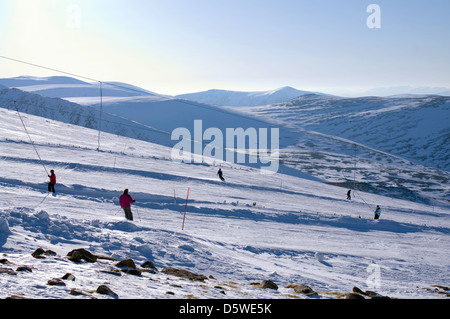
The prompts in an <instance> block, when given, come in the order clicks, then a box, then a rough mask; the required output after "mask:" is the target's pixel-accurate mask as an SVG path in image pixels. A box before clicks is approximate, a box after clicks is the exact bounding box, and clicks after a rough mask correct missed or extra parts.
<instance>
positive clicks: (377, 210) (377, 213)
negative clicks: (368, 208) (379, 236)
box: [374, 205, 381, 219]
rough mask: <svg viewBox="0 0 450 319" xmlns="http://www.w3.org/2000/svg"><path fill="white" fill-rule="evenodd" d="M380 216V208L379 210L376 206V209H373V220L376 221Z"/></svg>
mask: <svg viewBox="0 0 450 319" xmlns="http://www.w3.org/2000/svg"><path fill="white" fill-rule="evenodd" d="M380 215H381V208H380V206H379V205H377V209H375V216H374V218H375V219H378V218H380Z"/></svg>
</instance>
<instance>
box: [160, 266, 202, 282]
mask: <svg viewBox="0 0 450 319" xmlns="http://www.w3.org/2000/svg"><path fill="white" fill-rule="evenodd" d="M161 272H162V273H164V274H166V275H172V276H177V277H181V278H186V279H189V280H192V281H205V280H206V279H208V277H206V276H204V275H198V274H194V273H193V272H190V271H188V270H184V269H177V268H173V267H165V268H163V269H162V270H161Z"/></svg>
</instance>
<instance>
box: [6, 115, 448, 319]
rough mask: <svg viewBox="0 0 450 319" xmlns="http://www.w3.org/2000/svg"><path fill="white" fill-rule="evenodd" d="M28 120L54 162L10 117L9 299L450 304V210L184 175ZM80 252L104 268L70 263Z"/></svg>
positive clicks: (113, 144)
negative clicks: (376, 212)
mask: <svg viewBox="0 0 450 319" xmlns="http://www.w3.org/2000/svg"><path fill="white" fill-rule="evenodd" d="M23 119H24V121H25V123H26V125H27V129H28V131H29V133H30V135H31V137H32V139H33V141H34V145H35V147H36V150H37V152H38V153H39V155H40V158H41V159H42V161H41V160H39V159H38V157H37V154H36V152H35V150H34V148H33V145H31V144H30V142H29V141H28V140H27V137H26V135H25V132H24V129H23V127H22V123H21V121H20V119H19V117H18V115H17V112H16V111H15V110H12V109H10V110H8V109H7V108H0V120H1V123H2V124H1V126H0V156H1V158H2V161H1V165H2V170H1V174H0V195H1V198H2V207H1V208H0V260H1V261H0V298H6V297H10V298H41V299H55V298H74V299H85V298H98V299H114V298H115V299H117V298H119V299H128V298H129V299H149V298H151V299H170V298H175V299H180V300H186V299H192V298H205V299H233V298H238V299H242V298H252V299H253V298H256V299H277V298H283V299H286V298H287V299H289V298H293V299H298V298H307V299H309V298H325V299H326V298H346V297H359V298H370V297H369V296H374V297H382V296H387V297H396V298H446V290H445V289H448V288H446V286H448V273H449V269H450V264H449V258H448V251H450V249H449V248H450V247H449V242H450V241H449V235H450V206H449V205H448V203H445V202H441V203H440V204H439V205H437V204H438V202H436V203H435V204H434V205H429V204H424V203H417V202H413V201H407V200H401V199H394V198H389V197H384V196H380V195H377V194H374V193H372V192H370V193H365V192H362V191H355V192H354V194H353V198H352V200H346V199H345V197H344V195H345V192H346V191H344V190H343V189H342V188H341V187H336V186H334V185H327V184H325V183H321V182H316V181H311V180H307V179H303V178H299V177H296V176H292V175H286V174H275V175H262V174H260V173H259V171H258V170H255V169H252V168H249V167H248V166H241V165H236V164H230V163H219V162H217V161H208V162H205V163H203V164H202V165H194V164H187V163H178V162H174V161H171V160H170V155H169V154H170V148H169V147H166V146H162V145H159V144H155V143H149V142H145V141H140V140H136V139H131V138H127V137H122V136H118V135H112V134H109V133H103V134H104V136H103V138H102V140H103V144H102V145H103V146H102V150H101V151H98V150H97V130H94V129H89V128H84V127H81V126H75V125H72V124H67V123H63V122H59V121H54V120H50V119H48V118H45V117H39V116H34V115H30V114H26V113H24V114H23ZM219 165H220V166H221V167H222V169H223V170H224V173H225V177H226V178H227V181H226V183H223V182H221V181H220V180H218V178H217V177H216V176H215V174H216V171H217V168H218V166H219ZM44 169H45V170H44ZM49 169H54V170H55V172H56V175H57V182H58V184H57V185H56V190H57V193H56V196H51V195H49V194H48V193H47V190H46V188H47V185H46V182H47V179H48V178H47V176H46V174H47V172H46V170H49ZM124 188H129V189H130V194H131V195H132V196H133V198H135V199H136V203H134V204H133V206H132V211H133V213H134V217H135V219H134V221H126V220H125V219H124V215H123V212H122V210H121V209H120V207H119V205H118V197H119V196H120V195H121V193H122V192H123V189H124ZM188 188H189V190H190V192H189V197H188V200H186V195H187V191H188ZM186 202H187V206H185V205H186ZM377 204H381V205H382V216H381V219H380V220H376V221H375V220H373V219H372V218H373V216H372V215H373V209H374V207H375V205H377ZM185 207H186V208H187V210H186V215H185V214H184V212H185ZM183 225H184V228H182V226H183ZM38 248H41V249H40V250H39V249H38ZM80 248H83V249H85V250H87V251H88V252H91V253H92V254H94V255H95V258H94V260H89V259H79V260H77V259H76V258H74V257H73V256H74V255H73V254H72V255H71V256H68V255H69V253H70V252H72V251H73V250H75V249H80ZM97 256H98V257H97ZM129 259H131V260H132V261H133V264H135V265H136V266H135V267H132V266H127V267H124V266H120V265H119V264H118V263H119V261H124V260H128V261H127V265H131V263H130V261H129ZM95 260H96V261H95ZM148 261H151V262H152V264H153V265H154V266H155V268H156V269H154V268H146V267H149V266H144V265H149V263H148ZM174 269H175V270H174ZM187 271H188V272H189V273H187ZM186 273H187V274H188V275H189V274H191V275H189V278H191V279H186V278H180V277H179V276H180V275H181V274H186ZM269 280H270V282H269ZM268 283H269V284H270V285H268ZM274 284H275V285H274ZM264 287H266V288H264ZM268 287H270V288H268ZM355 287H358V288H359V289H360V290H358V289H357V288H355ZM108 288H109V289H110V290H107V289H108ZM367 290H370V291H372V293H370V294H369V293H360V292H359V291H362V292H364V291H367ZM105 291H106V292H105ZM108 291H109V292H108ZM373 291H375V293H373ZM105 293H106V294H105ZM183 302H185V301H183ZM176 310H177V311H178V309H176ZM167 311H174V309H170V310H167Z"/></svg>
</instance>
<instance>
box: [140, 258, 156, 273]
mask: <svg viewBox="0 0 450 319" xmlns="http://www.w3.org/2000/svg"><path fill="white" fill-rule="evenodd" d="M141 267H142V268H150V269H154V270H156V271H157V270H158V269H156V267H155V264H153V262H151V261H150V260H147V261H145V262H144V263H143V264H142V265H141Z"/></svg>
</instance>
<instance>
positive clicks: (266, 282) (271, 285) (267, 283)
mask: <svg viewBox="0 0 450 319" xmlns="http://www.w3.org/2000/svg"><path fill="white" fill-rule="evenodd" d="M261 288H263V289H275V290H278V286H277V284H276V283H274V282H273V281H272V280H263V281H262V282H261Z"/></svg>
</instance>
